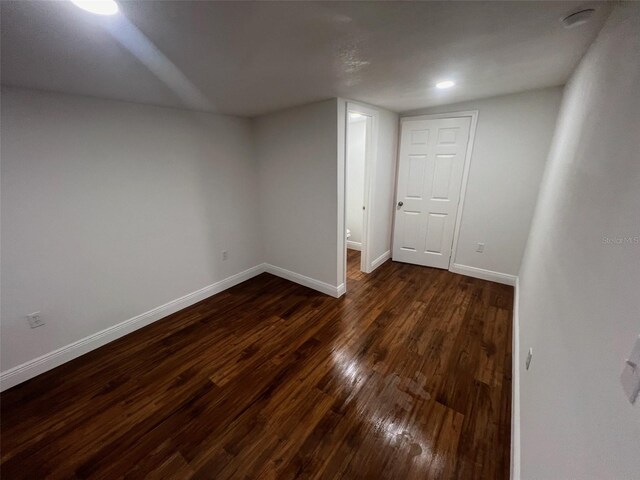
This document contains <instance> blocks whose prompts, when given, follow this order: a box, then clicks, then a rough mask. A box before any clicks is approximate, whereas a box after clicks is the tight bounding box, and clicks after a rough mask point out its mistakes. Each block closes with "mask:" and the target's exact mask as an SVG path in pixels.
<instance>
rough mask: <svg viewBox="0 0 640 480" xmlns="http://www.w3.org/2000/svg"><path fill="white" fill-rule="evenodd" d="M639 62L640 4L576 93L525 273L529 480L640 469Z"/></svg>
mask: <svg viewBox="0 0 640 480" xmlns="http://www.w3.org/2000/svg"><path fill="white" fill-rule="evenodd" d="M639 58H640V5H638V4H633V3H631V2H630V3H628V4H622V5H618V6H616V7H615V9H614V11H613V13H612V14H611V16H610V18H609V19H608V21H607V22H606V24H605V26H604V27H603V30H602V31H601V33H600V35H599V36H598V38H597V39H596V41H595V42H594V44H593V45H592V46H591V48H590V49H589V51H588V52H587V54H586V55H585V57H584V58H583V60H582V62H581V63H580V65H579V66H578V68H577V70H576V71H575V73H574V74H573V76H572V78H571V80H570V82H569V83H568V84H567V86H566V89H565V97H564V100H563V104H562V108H561V113H560V116H559V120H558V129H557V132H556V134H555V138H554V142H553V146H552V148H551V152H550V155H549V160H548V162H547V168H546V172H545V176H544V180H543V183H542V188H541V191H540V198H539V201H538V205H537V208H536V214H535V217H534V221H533V224H532V229H531V235H530V237H529V241H528V244H527V248H526V253H525V256H524V261H523V267H522V271H521V273H520V309H519V318H520V352H522V354H521V357H523V356H524V355H526V352H527V350H528V349H529V348H530V347H532V348H533V359H532V362H531V367H530V369H529V370H528V371H527V370H525V368H524V358H519V359H518V361H519V362H520V368H521V379H520V387H521V390H520V399H521V404H520V416H521V425H520V430H521V458H522V463H521V470H522V478H523V479H527V480H529V479H531V480H534V479H535V480H540V479H558V478H579V479H605V478H606V479H630V478H638V472H640V455H638V452H639V442H640V403H638V401H637V402H636V405H631V404H630V403H629V401H628V400H627V398H626V397H625V395H624V393H623V390H622V386H621V384H620V374H621V372H622V370H623V366H624V364H625V359H626V358H627V356H628V355H629V354H630V352H631V349H632V347H633V343H634V341H635V339H636V338H637V337H638V335H639V334H640V295H639V292H640V95H639V94H638V92H640V62H639V61H638V59H639Z"/></svg>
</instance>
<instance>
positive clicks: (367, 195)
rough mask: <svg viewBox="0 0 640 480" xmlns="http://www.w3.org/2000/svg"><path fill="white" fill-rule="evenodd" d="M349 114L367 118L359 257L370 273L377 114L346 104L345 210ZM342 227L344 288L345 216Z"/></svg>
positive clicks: (370, 110)
mask: <svg viewBox="0 0 640 480" xmlns="http://www.w3.org/2000/svg"><path fill="white" fill-rule="evenodd" d="M349 113H359V114H361V115H365V116H367V117H369V119H367V120H366V122H367V126H366V146H365V159H364V199H363V206H364V214H363V222H362V250H361V256H360V270H362V271H363V272H364V273H371V271H372V270H373V268H372V266H371V262H372V260H371V254H370V248H369V246H370V245H371V229H370V225H371V208H370V204H371V201H370V199H371V195H372V185H373V183H374V181H375V172H376V162H377V159H378V141H377V139H378V121H379V118H378V117H379V112H378V111H377V110H376V109H375V108H372V107H369V106H368V105H364V104H362V103H357V102H351V101H348V102H347V108H345V181H344V192H342V195H343V199H344V205H345V208H346V204H347V195H348V192H347V190H348V182H347V178H346V171H347V168H348V165H349V154H348V151H349V149H348V146H349V145H348V142H349ZM343 221H344V226H343V231H344V232H345V238H344V256H345V262H344V277H343V278H344V284H345V286H346V280H347V263H346V255H347V238H346V231H347V216H346V215H344V219H343Z"/></svg>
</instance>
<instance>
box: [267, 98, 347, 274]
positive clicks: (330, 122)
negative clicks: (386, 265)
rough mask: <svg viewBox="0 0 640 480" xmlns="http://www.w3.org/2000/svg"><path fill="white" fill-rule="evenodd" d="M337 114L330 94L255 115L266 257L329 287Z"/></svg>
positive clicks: (335, 267)
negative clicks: (280, 109)
mask: <svg viewBox="0 0 640 480" xmlns="http://www.w3.org/2000/svg"><path fill="white" fill-rule="evenodd" d="M338 117H339V115H338V104H337V100H336V99H331V100H326V101H323V102H318V103H313V104H309V105H304V106H301V107H296V108H291V109H288V110H285V111H282V112H277V113H274V114H269V115H264V116H261V117H258V118H257V119H255V131H256V147H257V152H258V157H259V164H260V216H261V221H262V234H261V238H262V241H263V244H264V254H265V261H266V262H267V263H268V264H270V265H273V266H276V267H278V268H280V269H284V270H287V271H289V272H292V273H294V274H298V275H302V276H305V277H309V278H311V279H313V280H315V281H318V282H322V283H324V284H327V285H330V286H333V287H338V286H339V283H338V281H339V280H338V279H339V277H341V276H342V273H341V271H340V270H339V268H341V267H340V265H339V261H336V258H337V256H338V236H339V235H340V232H339V231H338V203H337V191H338V182H339V177H338V171H339V168H340V165H339V164H338V163H339V162H337V160H336V155H337V154H338ZM342 168H344V167H342ZM341 239H342V240H341V241H342V243H343V242H344V237H341ZM339 272H340V274H339Z"/></svg>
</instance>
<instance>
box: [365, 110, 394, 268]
mask: <svg viewBox="0 0 640 480" xmlns="http://www.w3.org/2000/svg"><path fill="white" fill-rule="evenodd" d="M375 110H377V112H378V129H377V130H378V132H377V153H376V162H375V170H374V172H373V182H372V185H371V197H370V199H369V208H370V210H371V211H370V212H369V247H368V249H369V258H370V259H371V262H372V263H373V262H376V260H378V261H380V260H381V259H382V260H384V258H386V257H387V256H389V258H390V256H391V237H392V233H393V212H394V206H395V190H396V163H397V153H398V122H399V117H398V114H397V113H393V112H389V111H388V110H384V109H382V108H375ZM374 266H375V265H374Z"/></svg>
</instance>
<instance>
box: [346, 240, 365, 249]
mask: <svg viewBox="0 0 640 480" xmlns="http://www.w3.org/2000/svg"><path fill="white" fill-rule="evenodd" d="M347 248H348V249H350V250H362V243H361V242H352V241H351V240H347Z"/></svg>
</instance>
